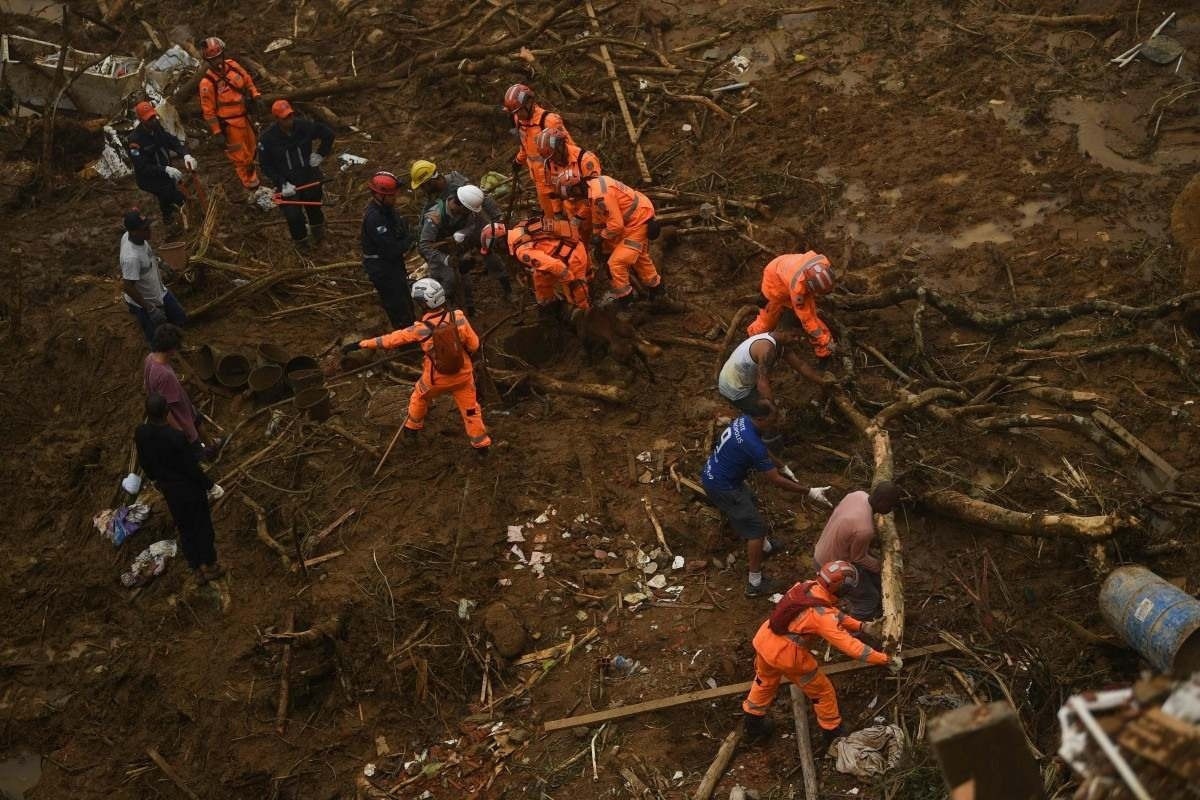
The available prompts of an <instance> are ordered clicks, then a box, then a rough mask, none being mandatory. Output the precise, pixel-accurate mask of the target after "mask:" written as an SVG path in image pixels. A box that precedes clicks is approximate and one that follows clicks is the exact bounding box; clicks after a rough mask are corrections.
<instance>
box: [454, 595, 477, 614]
mask: <svg viewBox="0 0 1200 800" xmlns="http://www.w3.org/2000/svg"><path fill="white" fill-rule="evenodd" d="M475 606H476V603H475V601H474V600H468V599H467V598H465V597H463V598H461V599H460V600H459V601H458V618H459V619H470V618H471V612H472V611H474V610H475Z"/></svg>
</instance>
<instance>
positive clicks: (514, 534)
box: [508, 525, 525, 542]
mask: <svg viewBox="0 0 1200 800" xmlns="http://www.w3.org/2000/svg"><path fill="white" fill-rule="evenodd" d="M522 527H524V526H522V525H509V526H508V541H510V542H523V541H525V534H523V533H521V528H522Z"/></svg>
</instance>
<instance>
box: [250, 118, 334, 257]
mask: <svg viewBox="0 0 1200 800" xmlns="http://www.w3.org/2000/svg"><path fill="white" fill-rule="evenodd" d="M271 116H273V117H274V118H275V124H273V125H272V126H271V127H269V128H267V129H266V131H264V132H263V135H262V138H261V139H259V142H258V163H259V166H261V167H262V171H263V174H264V175H266V176H267V180H269V181H271V183H273V184H274V185H275V191H277V192H278V193H279V200H278V203H279V209H280V210H281V211H282V212H283V218H284V219H285V220H287V226H288V232H289V233H290V234H291V235H292V244H293V245H295V247H296V248H297V249H298V250H301V251H302V252H303V251H305V250H307V249H308V246H309V244H310V243H311V244H320V243H321V240H322V239H324V238H325V215H324V213H322V211H321V202H322V200H323V198H324V192H322V190H321V182H322V179H323V178H324V176H323V175H322V174H321V162H322V161H324V160H325V159H326V158H327V157H328V156H329V154H330V153H331V152H332V151H333V137H334V134H333V128H331V127H329V126H328V125H326V124H325V123H324V122H320V121H319V120H315V119H306V118H305V117H297V116H296V110H295V109H294V108H292V104H291V103H289V102H288V101H287V100H276V101H275V102H274V103H273V104H272V105H271ZM313 142H318V143H319V144H318V145H317V148H316V149H315V150H314V149H313Z"/></svg>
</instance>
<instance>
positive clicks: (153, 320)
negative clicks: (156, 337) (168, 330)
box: [146, 306, 167, 328]
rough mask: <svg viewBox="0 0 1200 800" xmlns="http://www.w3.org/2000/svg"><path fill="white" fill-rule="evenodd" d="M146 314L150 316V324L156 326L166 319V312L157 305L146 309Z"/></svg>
mask: <svg viewBox="0 0 1200 800" xmlns="http://www.w3.org/2000/svg"><path fill="white" fill-rule="evenodd" d="M146 316H148V317H150V324H151V325H153V326H154V327H156V328H157V327H158V326H159V325H162V324H164V323H165V322H166V321H167V312H165V311H163V310H162V308H161V307H157V306H156V307H154V308H151V309H150V310H149V311H147V312H146Z"/></svg>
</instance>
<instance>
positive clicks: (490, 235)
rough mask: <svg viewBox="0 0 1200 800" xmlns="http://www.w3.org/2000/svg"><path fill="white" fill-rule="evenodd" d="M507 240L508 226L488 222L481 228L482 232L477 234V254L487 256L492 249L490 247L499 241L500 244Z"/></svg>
mask: <svg viewBox="0 0 1200 800" xmlns="http://www.w3.org/2000/svg"><path fill="white" fill-rule="evenodd" d="M507 238H508V226H507V225H505V224H504V223H503V222H489V223H488V224H487V225H484V226H483V230H482V231H480V232H479V252H481V253H483V254H484V255H487V253H488V251H490V250H491V249H492V245H494V244H495V243H496V240H497V239H499V240H500V241H501V243H503V242H505V241H506V240H507Z"/></svg>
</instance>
